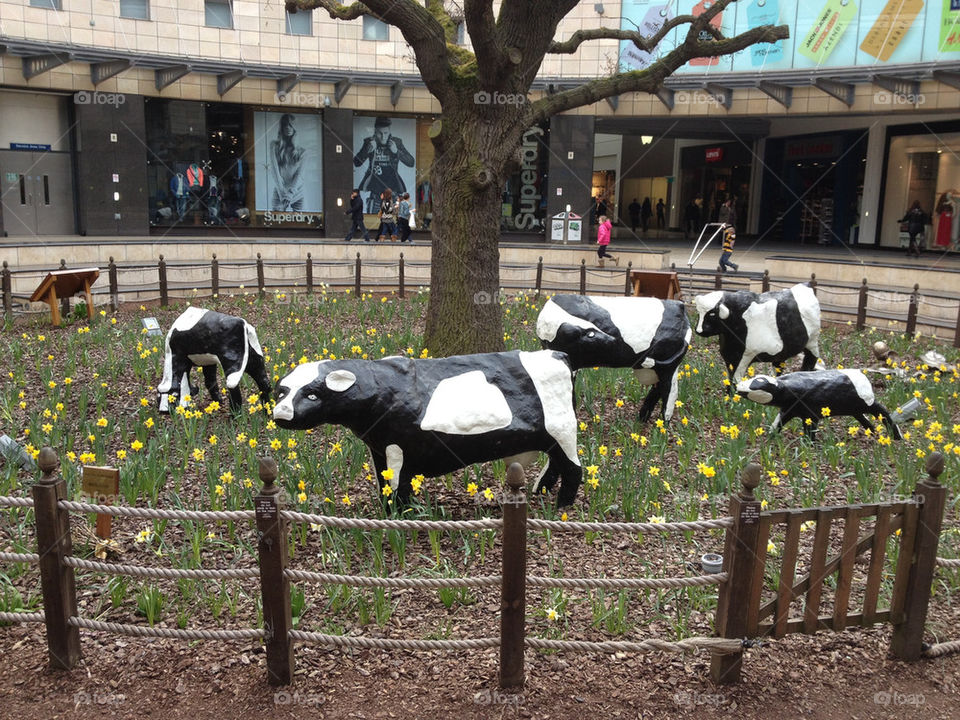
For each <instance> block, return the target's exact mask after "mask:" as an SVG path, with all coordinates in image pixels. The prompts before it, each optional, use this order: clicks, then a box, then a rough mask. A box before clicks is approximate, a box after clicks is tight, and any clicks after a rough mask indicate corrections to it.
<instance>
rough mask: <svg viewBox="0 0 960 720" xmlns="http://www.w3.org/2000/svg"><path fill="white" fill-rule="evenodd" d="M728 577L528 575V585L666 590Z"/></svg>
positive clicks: (700, 584) (698, 584)
mask: <svg viewBox="0 0 960 720" xmlns="http://www.w3.org/2000/svg"><path fill="white" fill-rule="evenodd" d="M727 578H728V576H727V574H726V573H716V574H715V575H696V576H693V577H676V578H560V577H536V576H529V575H528V576H527V585H531V586H533V587H543V588H564V589H582V590H620V589H625V588H628V589H631V590H645V589H650V588H654V589H657V590H666V589H669V588H682V587H702V586H704V585H719V584H721V583H725V582H726V581H727Z"/></svg>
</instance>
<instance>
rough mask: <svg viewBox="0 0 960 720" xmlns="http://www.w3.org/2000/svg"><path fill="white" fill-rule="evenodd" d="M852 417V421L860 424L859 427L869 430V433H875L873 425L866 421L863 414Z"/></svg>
mask: <svg viewBox="0 0 960 720" xmlns="http://www.w3.org/2000/svg"><path fill="white" fill-rule="evenodd" d="M853 417H854V419H855V420H856V421H857V422H859V423H860V425H861V426H863V427H865V428H866V429H867V430H869V431H870V432H875V431H876V429H877V428H876V427H875V426H874V424H873V423H872V422H870V421H869V420H867V416H866V415H864V414H863V413H857V414H856V415H854V416H853Z"/></svg>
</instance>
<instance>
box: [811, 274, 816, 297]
mask: <svg viewBox="0 0 960 720" xmlns="http://www.w3.org/2000/svg"><path fill="white" fill-rule="evenodd" d="M810 289H811V290H813V294H814V295H816V294H817V274H816V273H810Z"/></svg>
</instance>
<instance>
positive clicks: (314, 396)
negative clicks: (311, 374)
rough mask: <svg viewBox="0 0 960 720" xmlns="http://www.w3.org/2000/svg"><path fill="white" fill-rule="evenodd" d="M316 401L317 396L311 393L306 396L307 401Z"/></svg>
mask: <svg viewBox="0 0 960 720" xmlns="http://www.w3.org/2000/svg"><path fill="white" fill-rule="evenodd" d="M316 399H317V396H316V395H315V394H313V393H310V394H309V395H307V400H311V401H314V400H316Z"/></svg>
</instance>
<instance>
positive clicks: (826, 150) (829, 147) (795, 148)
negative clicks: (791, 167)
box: [784, 136, 840, 160]
mask: <svg viewBox="0 0 960 720" xmlns="http://www.w3.org/2000/svg"><path fill="white" fill-rule="evenodd" d="M839 154H840V138H839V137H837V136H830V137H819V138H809V139H803V140H792V141H790V142H788V143H786V145H785V146H784V155H786V156H787V157H788V158H793V159H794V160H800V159H811V158H830V157H836V156H837V155H839Z"/></svg>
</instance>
